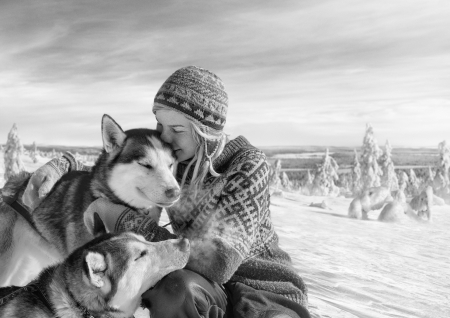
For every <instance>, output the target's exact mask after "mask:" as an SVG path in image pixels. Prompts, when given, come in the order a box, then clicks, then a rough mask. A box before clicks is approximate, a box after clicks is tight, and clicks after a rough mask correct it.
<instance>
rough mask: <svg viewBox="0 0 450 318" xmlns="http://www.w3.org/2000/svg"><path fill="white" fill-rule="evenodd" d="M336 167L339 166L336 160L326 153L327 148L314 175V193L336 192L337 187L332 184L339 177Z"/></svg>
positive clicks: (326, 193)
mask: <svg viewBox="0 0 450 318" xmlns="http://www.w3.org/2000/svg"><path fill="white" fill-rule="evenodd" d="M338 169H339V166H338V164H337V162H336V160H334V158H333V157H331V156H330V155H329V154H328V149H327V150H326V152H325V156H324V157H323V161H322V163H321V164H318V165H317V170H316V173H315V176H314V186H313V188H314V190H313V192H314V194H316V195H328V194H336V191H337V193H338V192H339V189H338V188H337V187H336V185H335V184H334V182H335V181H337V180H338V179H339V176H338Z"/></svg>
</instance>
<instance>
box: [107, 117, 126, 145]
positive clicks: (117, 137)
mask: <svg viewBox="0 0 450 318" xmlns="http://www.w3.org/2000/svg"><path fill="white" fill-rule="evenodd" d="M125 137H126V135H125V133H124V132H123V130H122V128H121V127H120V126H119V124H118V123H116V122H115V121H114V119H112V118H111V116H109V115H106V114H105V115H103V117H102V138H103V148H104V149H105V151H106V152H108V153H109V152H111V151H113V150H114V149H116V148H118V147H120V146H122V144H123V142H124V141H125Z"/></svg>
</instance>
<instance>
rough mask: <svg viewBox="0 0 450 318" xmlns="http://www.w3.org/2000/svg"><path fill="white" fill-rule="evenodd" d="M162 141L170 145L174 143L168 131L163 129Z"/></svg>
mask: <svg viewBox="0 0 450 318" xmlns="http://www.w3.org/2000/svg"><path fill="white" fill-rule="evenodd" d="M161 139H162V140H163V141H164V142H166V143H168V144H170V142H171V141H172V140H171V138H170V133H168V132H167V129H163V130H162V131H161Z"/></svg>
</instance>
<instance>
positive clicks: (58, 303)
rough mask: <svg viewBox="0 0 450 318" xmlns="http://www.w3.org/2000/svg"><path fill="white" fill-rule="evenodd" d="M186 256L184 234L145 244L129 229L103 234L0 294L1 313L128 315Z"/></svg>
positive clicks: (9, 317)
mask: <svg viewBox="0 0 450 318" xmlns="http://www.w3.org/2000/svg"><path fill="white" fill-rule="evenodd" d="M188 258H189V241H188V240H187V239H178V240H167V241H162V242H158V243H150V242H147V241H146V240H145V239H144V238H143V237H142V236H140V235H136V234H133V233H129V232H125V233H121V234H104V235H102V236H100V237H98V238H96V239H94V240H92V241H90V242H88V243H87V244H85V245H84V246H82V247H79V248H78V249H76V250H75V251H73V252H72V253H71V254H70V255H69V256H68V257H67V258H66V259H65V260H64V261H63V262H62V263H60V264H57V265H54V266H51V267H48V268H46V269H44V270H43V271H42V272H41V274H40V275H39V277H38V278H37V279H36V280H34V281H33V282H31V283H30V284H29V285H27V286H26V287H27V288H21V289H18V290H16V291H14V294H11V293H9V294H8V296H6V297H4V298H3V299H1V298H0V318H16V317H17V318H19V317H20V318H22V317H36V318H47V317H48V318H50V317H70V318H82V317H98V318H106V317H109V318H119V317H120V318H126V317H133V314H134V312H135V311H136V310H137V309H138V307H139V305H140V304H141V295H142V294H143V293H144V292H145V291H146V290H148V289H149V288H151V287H153V286H154V285H155V284H156V283H157V282H158V281H159V280H160V279H161V278H162V277H164V276H165V275H167V274H169V273H171V272H173V271H175V270H177V269H181V268H183V267H184V266H185V265H186V263H187V261H188ZM6 298H8V300H6V301H3V300H5V299H6Z"/></svg>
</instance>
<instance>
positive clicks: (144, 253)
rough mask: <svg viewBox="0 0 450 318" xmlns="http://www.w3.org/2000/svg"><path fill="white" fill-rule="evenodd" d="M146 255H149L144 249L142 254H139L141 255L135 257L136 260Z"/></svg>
mask: <svg viewBox="0 0 450 318" xmlns="http://www.w3.org/2000/svg"><path fill="white" fill-rule="evenodd" d="M145 255H147V251H142V252H141V254H139V256H138V257H137V258H136V259H135V261H137V260H138V259H140V258H141V257H144V256H145Z"/></svg>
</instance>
